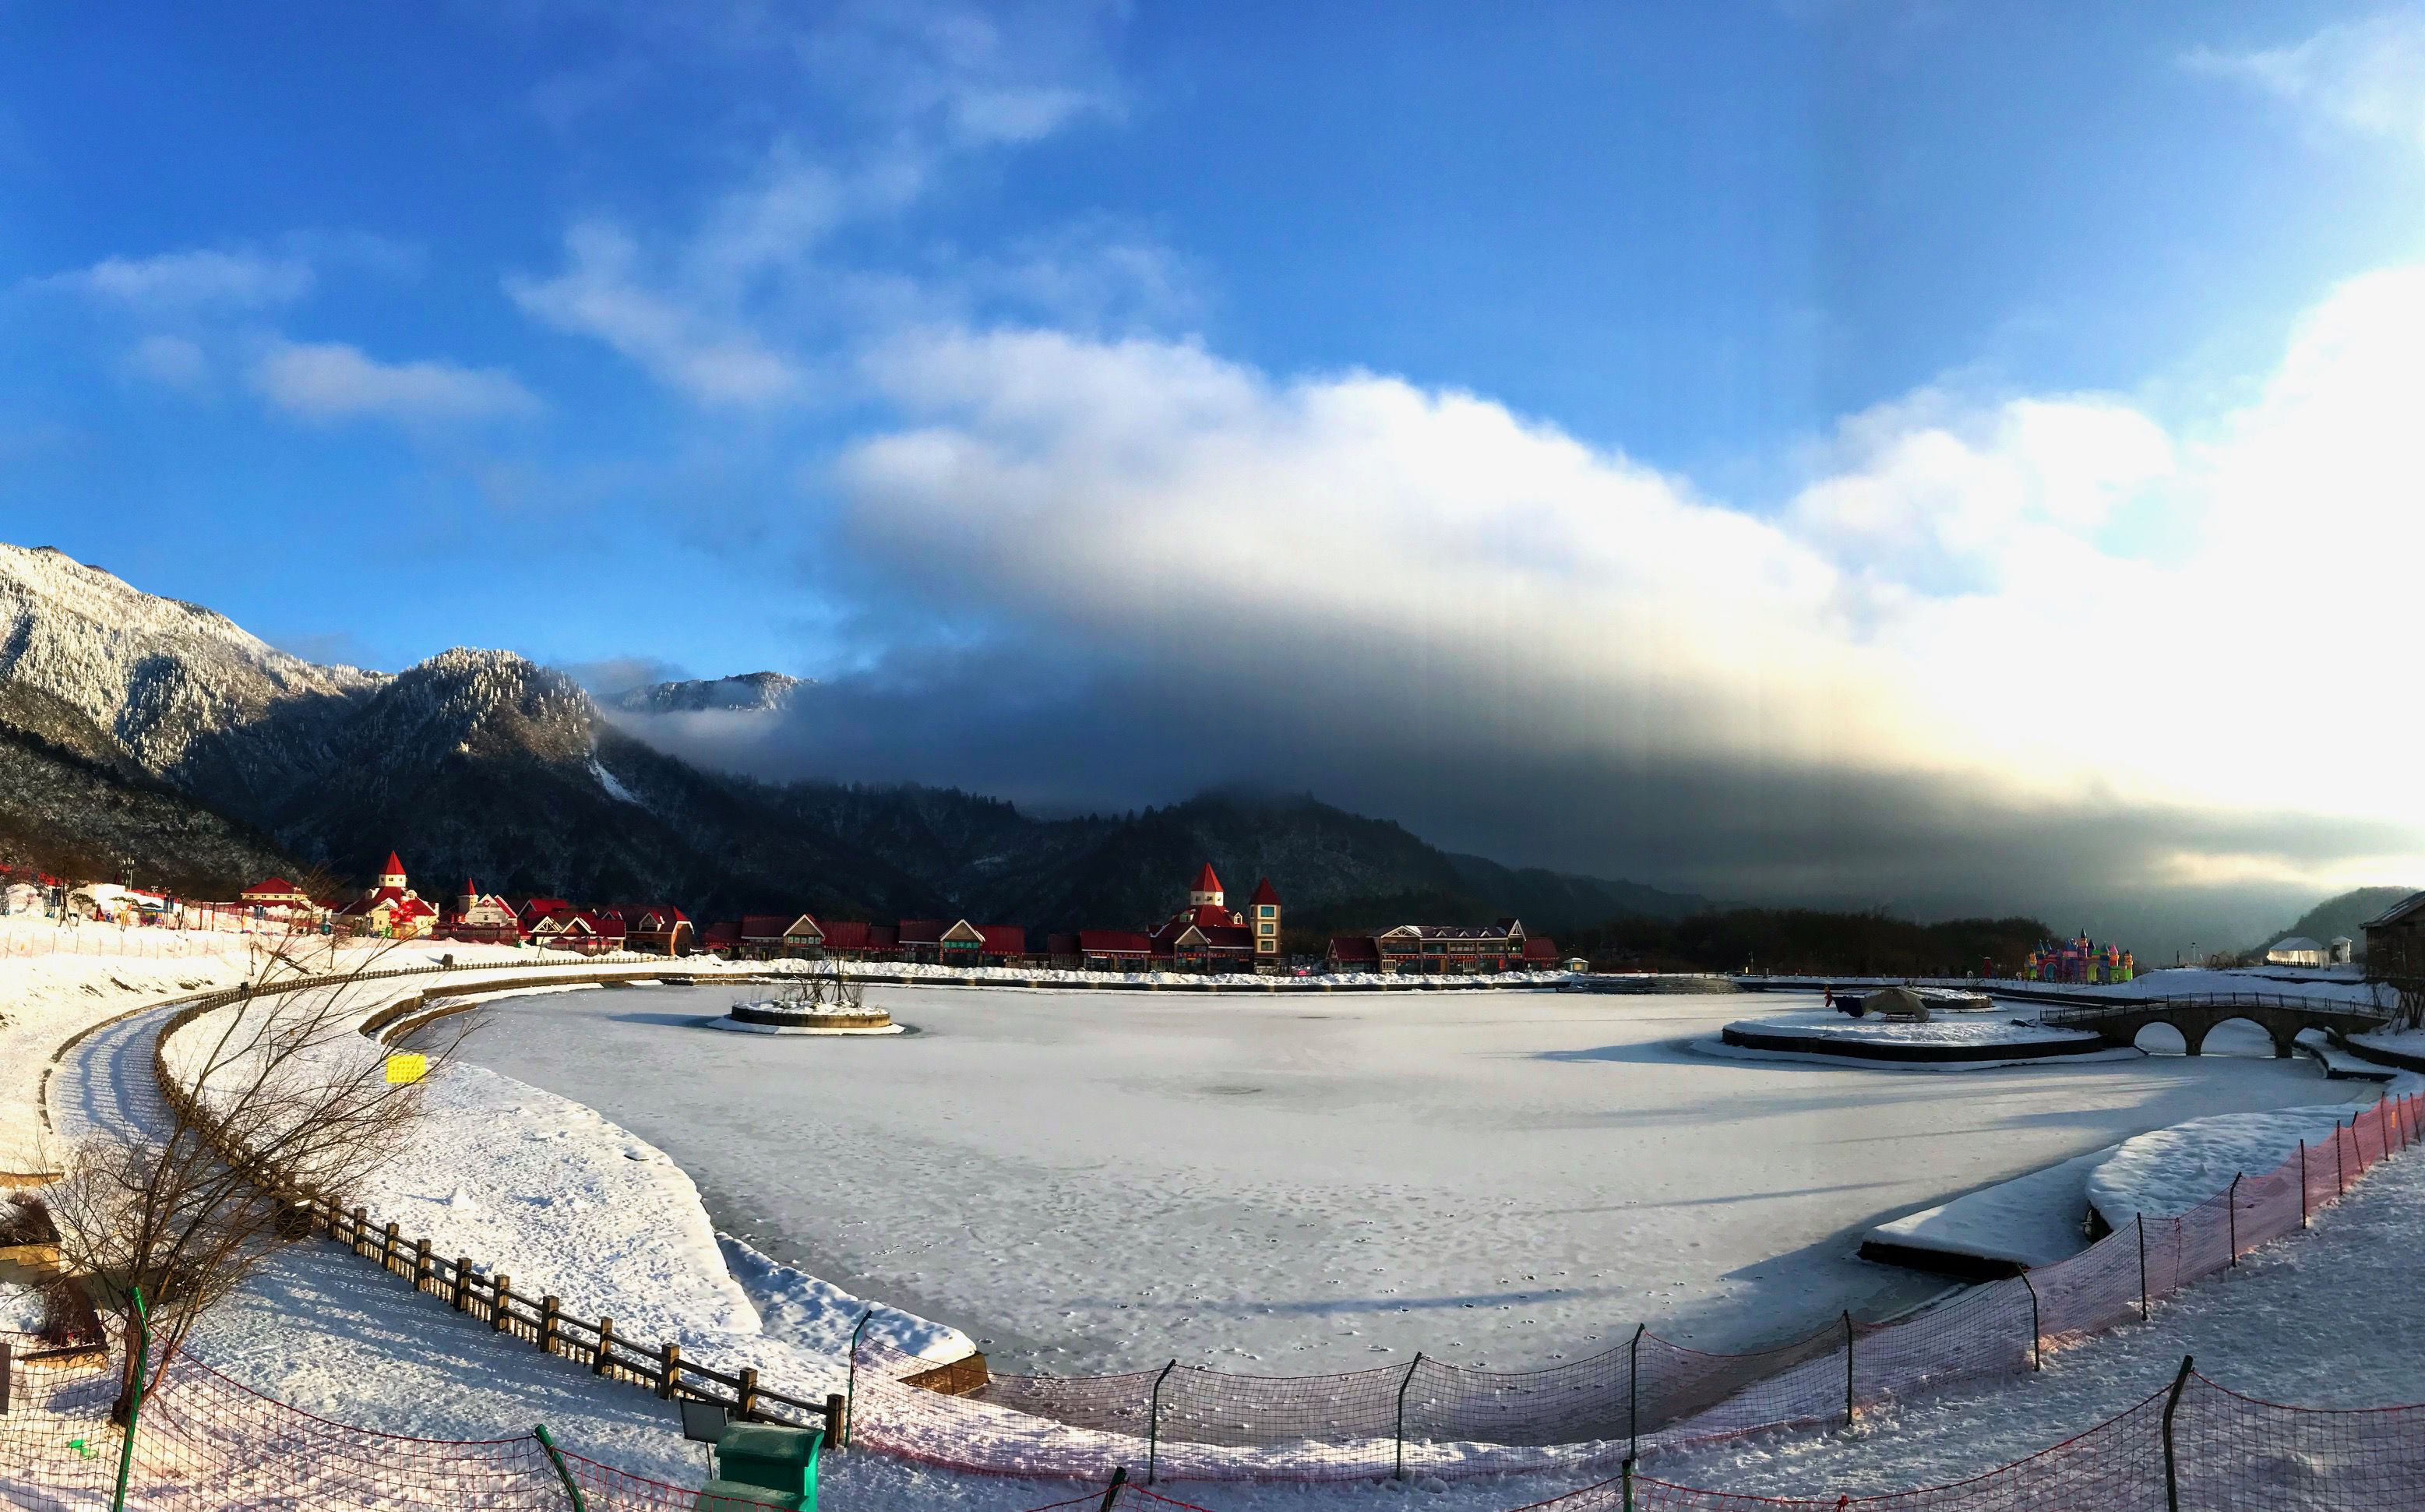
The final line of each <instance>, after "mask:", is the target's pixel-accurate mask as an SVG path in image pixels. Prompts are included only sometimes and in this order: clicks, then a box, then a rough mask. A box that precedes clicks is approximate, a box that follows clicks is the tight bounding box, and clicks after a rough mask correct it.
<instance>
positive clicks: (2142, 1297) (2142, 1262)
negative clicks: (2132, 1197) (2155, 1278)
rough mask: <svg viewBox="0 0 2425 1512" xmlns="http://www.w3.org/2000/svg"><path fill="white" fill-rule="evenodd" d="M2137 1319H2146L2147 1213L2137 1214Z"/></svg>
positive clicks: (2143, 1320)
mask: <svg viewBox="0 0 2425 1512" xmlns="http://www.w3.org/2000/svg"><path fill="white" fill-rule="evenodd" d="M2139 1321H2140V1322H2141V1323H2144V1322H2146V1321H2147V1215H2146V1214H2144V1213H2142V1214H2139Z"/></svg>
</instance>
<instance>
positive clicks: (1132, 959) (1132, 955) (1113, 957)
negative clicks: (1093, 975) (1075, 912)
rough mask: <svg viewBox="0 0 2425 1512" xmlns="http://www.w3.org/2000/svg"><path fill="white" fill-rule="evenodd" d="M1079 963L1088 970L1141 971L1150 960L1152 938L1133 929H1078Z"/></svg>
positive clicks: (1148, 965)
mask: <svg viewBox="0 0 2425 1512" xmlns="http://www.w3.org/2000/svg"><path fill="white" fill-rule="evenodd" d="M1076 944H1077V947H1078V948H1077V951H1076V954H1077V957H1078V962H1079V964H1080V965H1082V966H1084V968H1085V969H1086V970H1088V971H1090V972H1142V971H1145V970H1147V969H1148V968H1149V967H1150V966H1152V964H1153V941H1151V940H1149V939H1148V938H1147V937H1146V936H1144V935H1142V934H1140V933H1138V932H1137V931H1136V930H1133V929H1081V930H1079V931H1078V933H1077V936H1076Z"/></svg>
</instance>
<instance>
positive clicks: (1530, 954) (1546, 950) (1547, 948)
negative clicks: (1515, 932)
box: [1524, 935, 1558, 960]
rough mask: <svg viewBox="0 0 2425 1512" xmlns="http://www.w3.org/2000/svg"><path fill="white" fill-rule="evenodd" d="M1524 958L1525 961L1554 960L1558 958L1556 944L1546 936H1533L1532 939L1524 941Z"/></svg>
mask: <svg viewBox="0 0 2425 1512" xmlns="http://www.w3.org/2000/svg"><path fill="white" fill-rule="evenodd" d="M1524 958H1525V959H1526V960H1556V959H1557V958H1558V942H1557V941H1554V940H1551V939H1550V937H1549V936H1547V935H1534V937H1533V938H1532V939H1530V940H1527V941H1524Z"/></svg>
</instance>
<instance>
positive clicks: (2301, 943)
mask: <svg viewBox="0 0 2425 1512" xmlns="http://www.w3.org/2000/svg"><path fill="white" fill-rule="evenodd" d="M2323 948H2324V947H2323V946H2321V945H2320V944H2318V943H2317V942H2316V941H2312V940H2310V939H2308V938H2307V937H2306V936H2305V935H2292V936H2290V937H2289V938H2288V939H2287V940H2277V941H2273V943H2272V945H2271V946H2270V947H2268V948H2267V950H2266V952H2265V954H2267V955H2269V956H2287V955H2288V954H2290V953H2291V952H2293V951H2300V950H2321V949H2323Z"/></svg>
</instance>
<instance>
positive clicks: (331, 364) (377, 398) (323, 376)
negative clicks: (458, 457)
mask: <svg viewBox="0 0 2425 1512" xmlns="http://www.w3.org/2000/svg"><path fill="white" fill-rule="evenodd" d="M252 379H253V383H254V385H255V386H256V387H258V388H259V389H260V391H261V392H262V394H264V395H265V396H266V397H267V398H268V399H269V401H270V402H271V403H273V404H275V405H277V406H278V407H279V408H280V409H282V410H287V411H288V412H290V413H292V414H297V415H300V416H303V417H304V418H306V419H312V420H341V419H352V418H358V417H376V418H381V419H388V420H399V421H407V422H427V421H444V420H477V419H487V418H493V417H511V416H521V415H528V414H533V413H536V412H538V410H539V409H540V408H541V406H540V404H539V401H538V397H537V396H536V395H534V394H532V393H531V392H530V391H529V390H528V389H525V388H523V387H522V384H521V383H520V382H519V381H517V380H516V379H515V378H513V376H512V375H511V374H508V373H506V372H503V371H501V370H499V369H496V368H469V367H458V366H457V365H455V364H454V363H452V362H429V361H423V362H393V363H391V362H379V361H377V359H375V358H371V357H368V356H365V355H364V354H363V353H362V351H361V348H359V347H355V346H346V345H345V344H344V343H342V342H324V343H316V344H304V343H297V342H281V343H279V344H278V345H276V346H272V347H271V348H270V349H269V350H268V351H267V352H265V353H264V354H263V355H262V357H261V359H260V361H259V362H256V363H255V364H254V366H253V369H252Z"/></svg>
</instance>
